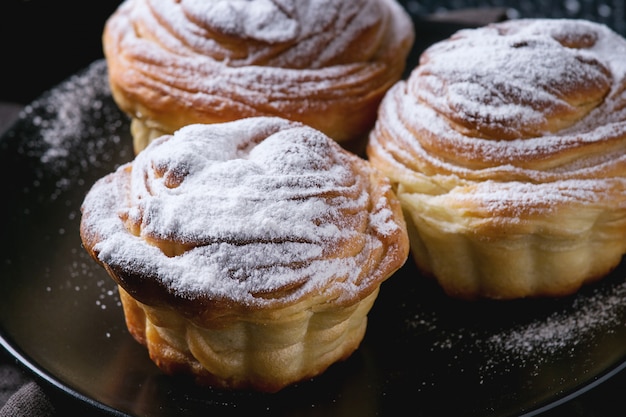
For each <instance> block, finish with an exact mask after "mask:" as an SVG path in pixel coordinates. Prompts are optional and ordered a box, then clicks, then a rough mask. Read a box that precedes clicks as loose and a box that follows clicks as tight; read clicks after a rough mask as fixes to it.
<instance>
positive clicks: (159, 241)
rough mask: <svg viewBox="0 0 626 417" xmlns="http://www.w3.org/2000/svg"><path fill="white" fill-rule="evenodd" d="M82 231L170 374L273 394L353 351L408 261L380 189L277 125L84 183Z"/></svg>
mask: <svg viewBox="0 0 626 417" xmlns="http://www.w3.org/2000/svg"><path fill="white" fill-rule="evenodd" d="M80 230H81V238H82V241H83V245H84V247H85V249H86V250H87V251H88V252H89V253H90V254H91V256H92V257H93V258H94V259H95V260H96V261H97V262H98V263H99V264H101V265H102V266H103V267H104V268H105V269H106V270H107V272H108V273H109V274H110V275H111V277H112V278H113V279H114V280H115V281H116V282H117V284H118V285H119V287H120V293H121V294H122V299H123V300H124V309H125V312H126V316H127V325H128V327H129V330H130V331H131V333H132V334H133V336H134V337H135V338H136V339H137V340H138V341H140V342H141V343H143V344H145V345H147V346H148V349H149V350H150V354H151V356H152V357H153V359H154V360H155V362H156V363H157V364H158V365H159V366H161V367H162V368H163V369H164V370H165V371H166V372H175V371H177V370H184V371H185V372H191V373H193V374H195V376H196V377H197V378H198V379H199V380H200V381H204V382H205V383H209V384H211V385H217V386H221V387H228V388H254V389H260V390H270V391H273V390H277V389H279V388H281V387H283V386H285V385H288V384H291V383H293V382H295V381H297V380H300V379H302V378H305V377H310V376H313V375H315V374H317V373H319V372H321V371H322V370H323V369H326V368H327V367H328V366H329V365H330V364H332V363H333V362H335V361H337V360H341V359H342V358H345V357H347V356H349V355H350V354H351V353H352V352H353V351H354V350H355V349H356V348H357V346H358V344H359V343H360V340H361V339H362V337H363V334H364V332H365V326H366V316H367V312H368V311H369V309H370V308H371V306H372V303H373V302H374V300H375V298H376V294H377V293H378V291H379V287H380V285H381V283H382V282H383V281H385V280H386V279H387V278H389V277H390V276H391V275H392V274H393V273H394V272H395V271H396V270H397V269H398V268H400V267H401V266H402V264H403V263H404V262H405V260H406V258H407V256H408V251H409V243H408V236H407V232H406V225H405V223H404V219H403V215H402V209H401V207H400V203H399V202H398V200H397V198H396V197H395V194H394V193H393V191H392V189H391V185H390V184H389V180H388V179H387V178H386V177H384V176H383V175H382V174H381V173H379V172H378V171H376V170H374V169H372V168H371V167H370V166H369V163H368V162H367V161H365V160H363V159H361V158H359V157H357V156H355V155H353V154H351V153H349V152H347V151H346V150H344V149H343V148H341V147H340V146H339V145H338V144H337V143H336V142H334V141H332V140H331V139H330V138H328V137H327V136H325V135H323V134H322V133H321V132H319V131H316V130H314V129H312V128H309V127H306V126H304V125H302V124H300V123H296V122H291V121H288V120H285V119H279V118H250V119H243V120H239V121H236V122H229V123H225V124H211V125H190V126H187V127H185V128H183V129H181V130H179V131H177V132H176V133H175V134H174V136H164V137H161V138H159V139H157V140H155V141H154V142H153V143H151V144H150V146H149V147H148V148H146V149H145V150H144V151H142V152H141V153H140V154H139V155H138V156H137V157H136V158H135V160H134V161H133V162H131V163H129V164H126V165H124V166H122V167H120V168H119V169H118V170H116V171H115V172H113V173H111V174H109V175H107V176H105V177H104V178H102V179H101V180H99V181H98V182H96V184H94V186H93V188H92V189H91V190H90V192H89V193H88V194H87V196H86V198H85V201H84V203H83V206H82V219H81V229H80ZM229 341H231V342H233V343H234V344H235V345H234V346H229V345H228V342H229ZM270 369H272V371H271V372H269V370H270Z"/></svg>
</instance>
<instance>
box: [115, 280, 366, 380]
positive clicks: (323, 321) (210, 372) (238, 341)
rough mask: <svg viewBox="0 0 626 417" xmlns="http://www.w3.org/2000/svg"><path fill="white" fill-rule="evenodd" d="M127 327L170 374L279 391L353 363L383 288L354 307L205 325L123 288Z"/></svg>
mask: <svg viewBox="0 0 626 417" xmlns="http://www.w3.org/2000/svg"><path fill="white" fill-rule="evenodd" d="M119 293H120V298H121V300H122V306H123V308H124V314H125V318H126V324H127V327H128V329H129V331H130V333H131V334H132V335H133V337H134V338H135V339H136V340H137V341H138V342H140V343H141V344H143V345H145V346H146V347H147V348H148V351H149V354H150V358H151V359H152V360H153V361H154V362H155V363H156V364H157V366H159V368H160V369H161V370H163V371H164V372H165V373H167V374H170V375H173V374H190V375H193V376H194V377H195V380H196V382H197V383H199V384H201V385H209V386H213V387H218V388H224V389H254V390H258V391H264V392H276V391H278V390H280V389H282V388H284V387H286V386H288V385H290V384H293V383H295V382H298V381H301V380H305V379H307V378H312V377H315V376H317V375H319V374H321V373H322V372H324V371H325V370H326V369H327V368H328V367H329V366H330V365H331V364H333V363H335V362H338V361H342V360H345V359H347V358H348V357H349V356H350V355H351V354H352V353H353V352H354V351H355V350H356V349H357V348H358V346H359V344H360V343H361V341H362V339H363V337H364V335H365V330H366V325H367V314H368V312H369V311H370V309H371V308H372V305H373V304H374V301H375V299H376V297H377V295H378V289H376V290H375V291H374V292H372V294H370V295H369V296H367V297H365V298H364V299H363V300H361V301H359V302H357V303H356V304H353V305H350V306H344V307H339V306H332V307H329V306H327V305H323V304H320V305H316V306H313V307H311V308H305V309H300V308H298V305H297V304H296V305H295V306H290V307H286V308H283V309H280V310H267V311H255V312H254V313H252V312H251V313H250V314H248V315H245V316H244V315H239V316H234V317H231V318H228V319H227V320H224V318H221V319H217V320H215V319H214V320H205V321H203V322H201V321H198V320H201V319H198V318H196V320H194V319H191V318H188V317H185V316H183V315H181V314H180V313H177V312H176V311H174V310H172V309H171V308H168V307H155V306H148V305H146V304H143V303H141V302H139V301H137V300H136V299H134V298H133V297H131V296H130V295H129V294H128V293H127V292H126V291H125V290H124V289H122V288H121V287H119Z"/></svg>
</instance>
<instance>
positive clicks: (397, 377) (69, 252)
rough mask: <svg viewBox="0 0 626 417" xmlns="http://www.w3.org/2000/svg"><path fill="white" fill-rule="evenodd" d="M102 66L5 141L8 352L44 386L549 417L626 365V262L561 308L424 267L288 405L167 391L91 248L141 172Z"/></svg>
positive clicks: (191, 401)
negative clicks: (500, 297)
mask: <svg viewBox="0 0 626 417" xmlns="http://www.w3.org/2000/svg"><path fill="white" fill-rule="evenodd" d="M132 156H133V155H132V150H131V140H130V136H129V133H128V120H127V118H126V117H125V116H124V115H122V114H121V113H120V112H119V111H118V110H117V107H116V106H115V104H114V103H113V101H112V99H111V97H110V92H109V90H108V86H107V83H106V66H105V64H104V62H103V61H96V62H94V64H93V65H91V66H90V67H88V68H86V69H85V70H84V71H82V72H80V73H79V74H77V75H75V76H73V77H72V78H70V79H68V80H67V81H66V82H64V83H62V84H61V85H59V86H57V87H55V88H53V89H52V90H50V91H49V92H47V93H45V94H44V95H42V96H41V97H40V98H39V99H37V100H36V101H35V102H33V103H31V104H30V105H29V106H27V107H26V110H25V111H24V112H23V113H22V115H21V117H20V120H19V121H18V122H17V123H16V124H15V125H14V126H13V127H12V128H11V129H10V130H9V131H8V132H7V133H6V134H5V135H4V136H3V138H2V139H1V140H0V178H3V179H4V182H3V195H5V199H4V202H3V203H2V204H0V218H1V219H3V221H2V224H0V236H2V239H0V343H1V344H2V345H3V346H4V347H6V348H7V349H8V350H9V351H10V352H11V353H12V354H13V355H14V356H16V357H17V358H18V359H19V360H20V361H22V362H23V363H24V364H25V366H27V367H28V368H30V369H31V370H32V371H34V372H35V373H36V374H37V375H38V376H40V377H41V378H43V380H45V381H47V382H49V383H50V384H52V386H54V387H56V388H59V389H60V390H61V391H64V392H66V393H68V394H69V395H71V396H74V397H77V398H79V399H81V400H83V401H84V402H86V403H89V404H91V405H93V406H94V407H96V408H98V409H100V410H101V411H104V412H106V413H109V414H111V415H121V416H133V417H134V416H137V417H138V416H153V417H165V416H174V415H176V416H196V415H220V416H248V415H267V416H327V417H329V416H343V415H346V416H355V415H358V416H390V415H397V414H400V415H404V414H405V410H407V409H408V410H411V415H413V416H450V415H454V416H457V417H464V416H467V417H473V416H512V415H519V414H525V413H526V414H534V413H537V412H538V411H539V410H545V409H548V408H550V407H552V406H553V405H555V404H558V403H559V402H562V401H565V400H567V399H568V398H572V397H573V396H575V395H577V394H579V393H581V392H583V391H585V390H586V389H588V388H589V387H591V386H594V385H596V384H597V383H598V382H600V381H602V380H604V379H607V378H608V377H610V376H611V375H612V374H613V373H614V372H616V371H618V370H620V369H621V368H622V367H624V366H625V365H624V362H625V359H626V327H625V325H624V323H626V312H625V311H624V306H626V281H625V279H624V275H625V274H626V264H624V263H622V265H620V266H619V267H618V268H617V269H616V270H615V271H614V272H613V273H612V274H611V275H610V276H608V277H607V278H606V279H604V280H602V281H601V282H599V283H597V284H594V285H591V286H588V287H585V288H584V289H583V290H581V291H580V292H579V293H578V294H576V295H575V296H572V297H568V298H564V299H558V300H552V299H550V300H519V301H510V302H462V301H456V300H452V299H449V298H447V297H446V296H445V295H443V294H442V293H441V292H440V290H439V288H438V287H437V286H435V285H433V283H432V282H429V281H428V280H426V279H425V278H423V277H421V276H419V274H418V273H417V272H416V271H415V268H414V267H413V264H412V261H411V260H409V261H408V262H407V264H406V265H405V267H403V268H402V269H401V270H400V271H399V272H398V273H397V274H396V275H395V276H394V277H392V278H391V279H390V280H388V281H387V282H385V283H384V284H383V287H382V289H381V293H380V296H379V298H378V299H377V301H376V304H375V305H374V308H373V310H372V311H371V313H370V322H369V327H368V331H367V334H366V337H365V339H364V341H363V343H362V345H361V348H360V349H359V350H358V351H357V352H356V353H355V354H354V355H353V356H352V357H351V358H350V359H349V360H347V361H346V362H343V363H339V364H336V365H334V366H333V367H331V368H330V369H329V370H328V371H327V372H326V373H325V374H323V375H322V376H320V377H318V378H316V379H314V380H311V381H307V382H304V383H301V384H298V385H296V386H293V387H290V388H287V389H285V390H284V391H282V392H280V393H278V394H274V395H265V394H257V393H250V392H234V393H231V392H221V391H217V390H211V389H206V388H198V387H195V386H193V385H192V384H190V383H189V382H188V381H187V380H185V379H179V378H171V377H166V376H164V375H162V374H161V373H160V371H159V370H158V369H157V368H156V366H155V365H153V364H152V362H151V361H150V360H149V358H148V356H147V352H146V350H145V349H144V348H143V347H142V346H140V345H139V344H138V343H136V342H135V341H134V340H133V339H132V337H131V336H130V335H129V334H128V332H127V330H126V327H125V324H124V319H123V313H122V309H121V305H120V302H119V298H118V295H117V292H116V288H115V285H114V283H113V281H112V280H111V279H110V278H109V277H108V276H107V274H106V272H105V271H104V270H102V269H101V268H100V267H98V266H97V265H96V264H95V263H94V262H93V261H92V260H91V259H90V258H89V257H88V255H87V254H86V252H85V251H84V250H83V249H82V247H81V244H80V237H79V232H78V225H79V221H80V204H81V203H82V200H83V198H84V195H85V193H86V192H87V190H88V189H89V187H90V186H91V185H92V184H93V182H94V181H95V180H96V179H98V178H100V177H101V176H103V175H105V174H106V173H108V172H110V171H112V170H113V169H114V168H115V167H117V166H118V165H119V164H121V163H123V162H126V161H129V160H130V159H131V158H132Z"/></svg>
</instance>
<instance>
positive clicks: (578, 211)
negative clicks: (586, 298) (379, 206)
mask: <svg viewBox="0 0 626 417" xmlns="http://www.w3.org/2000/svg"><path fill="white" fill-rule="evenodd" d="M401 188H402V187H401ZM399 197H400V199H401V200H402V203H403V205H404V207H405V219H406V222H407V230H408V232H409V238H410V241H411V253H412V256H413V259H414V261H415V263H416V264H417V266H418V268H419V269H420V270H421V271H422V272H423V273H424V274H426V275H427V276H430V277H434V278H435V279H436V280H437V282H438V283H439V284H440V285H441V287H442V288H443V290H444V291H445V292H446V293H447V294H448V295H450V296H453V297H455V298H462V299H479V298H489V299H516V298H525V297H557V296H566V295H570V294H573V293H574V292H576V291H577V290H579V289H580V287H581V286H583V285H585V284H587V283H591V282H594V281H596V280H598V279H600V278H602V277H604V276H605V275H607V274H608V273H609V272H610V271H611V270H613V269H614V268H615V267H616V266H617V265H618V264H619V263H620V261H621V259H622V255H623V254H624V253H626V241H625V240H624V238H623V237H624V236H625V235H626V217H625V216H624V213H623V211H621V210H615V211H612V212H611V211H602V210H598V209H597V207H590V208H588V209H585V208H583V207H563V208H561V209H559V210H556V211H554V212H553V213H550V214H546V215H545V216H544V217H543V218H541V219H538V218H536V219H532V220H531V221H528V222H526V223H522V224H520V225H511V224H509V225H505V224H502V223H501V224H499V225H498V226H494V224H497V223H498V219H495V220H494V219H491V220H490V221H492V224H490V225H486V224H482V225H479V223H481V222H483V223H487V221H486V220H484V219H483V220H481V219H471V220H470V221H467V220H468V219H465V221H463V220H462V219H463V217H464V216H463V213H462V210H458V211H456V212H455V210H453V209H451V208H449V207H438V206H437V205H436V204H435V205H430V204H428V203H426V204H425V203H424V200H428V199H430V198H432V196H429V197H427V196H424V195H421V196H418V195H415V194H413V195H411V194H403V193H402V192H400V193H399ZM431 203H432V201H431ZM500 220H502V219H500ZM486 228H489V229H490V230H489V232H488V233H485V229H486Z"/></svg>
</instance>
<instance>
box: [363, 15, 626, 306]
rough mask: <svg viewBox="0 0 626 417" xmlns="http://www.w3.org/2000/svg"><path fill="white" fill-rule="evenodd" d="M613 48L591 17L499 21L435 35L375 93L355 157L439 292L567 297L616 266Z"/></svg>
mask: <svg viewBox="0 0 626 417" xmlns="http://www.w3.org/2000/svg"><path fill="white" fill-rule="evenodd" d="M618 51H619V52H618ZM623 52H626V41H625V40H624V39H623V38H621V37H620V36H618V35H617V34H615V33H613V32H611V31H610V30H609V29H608V28H606V27H604V26H602V25H597V24H593V23H590V22H585V21H577V20H547V19H543V20H542V19H538V20H534V19H526V20H517V21H509V22H506V23H501V24H495V25H490V26H487V27H485V28H480V29H477V30H466V31H461V32H459V33H458V34H456V35H454V36H452V37H451V38H450V39H448V40H445V41H443V42H441V43H439V44H436V45H433V46H432V47H431V48H429V49H428V50H427V51H426V52H425V53H424V55H423V57H422V59H421V61H420V65H419V66H418V67H417V68H416V69H415V70H414V71H413V73H412V74H411V76H410V78H409V79H408V80H407V81H406V82H400V83H398V84H397V85H396V86H395V87H394V88H393V89H392V90H391V91H390V92H389V93H388V95H387V96H386V97H385V99H384V101H383V103H382V104H381V108H380V110H379V120H378V122H377V125H376V127H375V129H374V131H373V132H372V134H371V136H370V142H369V145H368V149H367V154H368V157H369V160H370V161H371V163H372V164H373V165H374V166H376V167H377V168H379V169H381V170H382V171H383V172H384V173H385V174H386V175H388V176H389V177H390V178H391V180H392V182H393V183H394V184H395V186H396V187H397V193H398V197H399V198H400V200H401V202H402V205H403V208H404V210H405V213H406V217H407V221H408V223H409V224H410V225H409V230H410V235H411V238H412V241H411V245H412V252H413V255H414V258H415V259H416V262H417V263H418V265H419V266H420V267H421V268H422V269H423V270H425V271H426V272H427V273H429V274H433V275H434V276H436V278H437V279H438V280H439V282H440V283H441V284H442V286H443V287H444V289H445V290H446V292H448V293H450V294H452V295H455V296H459V297H463V298H476V297H489V298H519V297H526V296H555V295H565V294H570V293H572V292H574V291H576V290H577V289H578V288H579V287H580V286H581V285H583V284H584V283H586V282H590V281H593V280H597V279H599V278H601V277H603V276H605V275H606V274H607V273H608V272H609V271H610V270H611V269H612V268H614V267H615V266H616V265H617V264H618V263H619V261H620V260H621V257H622V255H623V254H624V253H626V239H624V238H625V237H626V175H625V174H626V171H625V168H624V167H625V166H626V163H625V162H626V111H625V109H624V106H625V104H626V100H624V95H623V91H624V88H625V86H626V76H625V75H626V60H625V59H624V56H625V55H624V54H623Z"/></svg>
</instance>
